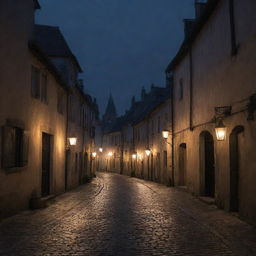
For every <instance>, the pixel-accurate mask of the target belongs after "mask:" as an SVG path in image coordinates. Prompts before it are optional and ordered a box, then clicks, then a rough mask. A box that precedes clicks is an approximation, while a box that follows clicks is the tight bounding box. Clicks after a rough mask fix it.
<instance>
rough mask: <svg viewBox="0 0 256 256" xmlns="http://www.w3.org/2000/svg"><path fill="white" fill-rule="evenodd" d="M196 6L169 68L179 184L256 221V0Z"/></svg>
mask: <svg viewBox="0 0 256 256" xmlns="http://www.w3.org/2000/svg"><path fill="white" fill-rule="evenodd" d="M197 8H198V9H197V10H199V11H198V12H197V15H196V19H195V20H194V21H193V22H192V27H191V29H190V30H185V31H186V37H185V40H184V42H183V44H182V46H181V48H180V50H179V51H178V53H177V55H176V56H175V58H174V59H173V60H172V61H171V63H170V64H169V66H168V68H167V70H166V72H167V75H168V77H169V78H171V79H173V93H172V96H173V97H172V105H173V115H172V121H173V122H172V123H173V127H172V130H171V132H172V141H173V145H174V147H173V159H174V164H173V170H172V171H173V174H174V183H175V185H185V186H186V187H187V189H188V191H190V192H191V193H193V194H195V195H198V196H204V197H208V198H212V200H213V201H215V202H216V204H217V205H218V206H219V207H220V208H224V209H225V210H229V211H235V212H238V213H239V215H240V216H241V217H242V218H245V219H246V220H248V221H250V222H252V223H256V198H255V196H254V194H255V193H256V187H255V185H254V180H255V179H256V173H255V170H256V161H255V157H254V148H255V142H256V123H255V109H256V104H255V102H256V101H255V98H256V97H255V93H256V83H255V67H256V61H255V60H256V55H255V51H254V48H255V47H254V46H255V44H256V26H255V24H256V16H255V10H256V2H255V1H253V0H243V1H239V0H219V1H217V0H209V1H208V2H207V3H205V4H200V5H197ZM217 132H218V133H217ZM215 134H216V135H218V136H216V135H215Z"/></svg>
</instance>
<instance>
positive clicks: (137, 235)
mask: <svg viewBox="0 0 256 256" xmlns="http://www.w3.org/2000/svg"><path fill="white" fill-rule="evenodd" d="M99 175H100V177H101V178H100V179H96V180H95V181H94V182H93V183H92V184H89V185H86V186H84V187H81V188H79V189H77V190H75V191H73V192H70V193H67V194H65V195H62V196H60V197H58V198H57V199H56V202H55V203H54V204H52V205H51V206H49V207H48V208H47V209H44V210H40V211H35V212H31V211H27V212H24V213H22V214H19V215H17V216H14V217H12V218H9V219H7V220H4V221H2V223H1V224H0V255H4V256H5V255H15V256H16V255H24V256H25V255H26V256H28V255H29V256H30V255H129V256H130V255H143V256H144V255H145V256H146V255H191V256H192V255H193V256H200V255H202V256H207V255H210V256H215V255H216V256H222V255H236V254H235V253H234V250H235V249H236V247H235V246H233V243H234V241H233V240H232V239H231V238H230V240H228V237H226V239H227V240H225V239H222V235H220V234H219V233H218V231H217V229H216V228H215V229H214V228H213V229H212V230H211V228H210V226H211V221H214V217H212V216H213V214H214V212H215V213H216V214H218V215H216V216H220V214H222V215H221V216H224V217H225V218H226V219H224V220H225V221H226V222H228V221H229V222H230V223H232V224H233V226H234V225H237V227H238V226H239V225H240V226H239V227H241V228H243V229H244V230H246V231H247V233H248V234H249V235H250V237H248V239H253V238H255V237H256V236H254V235H255V233H253V231H252V232H251V230H250V227H249V225H247V224H245V223H243V222H241V221H238V220H236V218H234V217H231V216H230V215H227V214H225V213H220V211H219V210H216V209H213V208H209V206H205V205H202V203H201V202H200V203H199V202H198V201H197V200H195V199H193V198H192V197H191V196H189V195H187V194H185V193H183V192H178V191H176V190H174V189H171V188H167V187H164V186H161V185H157V184H153V183H149V182H145V181H140V180H137V179H134V178H129V177H124V176H119V175H113V174H99ZM99 181H100V182H99ZM103 184H104V188H103V187H102V185H103ZM189 198H190V199H189ZM181 200H183V204H182V203H181ZM199 213H200V214H199ZM205 216H209V220H208V221H207V219H206V218H205ZM224 217H223V218H224ZM215 223H217V220H215ZM234 227H235V226H234ZM224 231H226V232H227V234H228V232H229V231H227V230H224V228H223V231H221V232H224ZM244 234H245V233H244ZM255 241H256V239H255ZM251 245H252V247H251V251H250V250H249V249H248V248H247V249H246V248H244V250H240V251H239V254H238V255H243V254H242V253H241V252H244V255H256V254H254V252H255V251H256V250H255V251H253V250H254V249H255V247H253V246H255V244H254V243H253V242H252V241H251ZM241 247H243V245H242V244H241V246H240V248H241ZM232 251H233V252H232ZM248 252H249V253H248ZM236 253H237V252H236ZM251 253H252V254H251Z"/></svg>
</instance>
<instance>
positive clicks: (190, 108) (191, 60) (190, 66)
mask: <svg viewBox="0 0 256 256" xmlns="http://www.w3.org/2000/svg"><path fill="white" fill-rule="evenodd" d="M193 78H194V77H193V56H192V49H191V48H190V50H189V80H190V85H189V91H190V92H189V97H190V98H189V129H190V131H193V129H194V127H193V87H194V83H193V82H194V81H193Z"/></svg>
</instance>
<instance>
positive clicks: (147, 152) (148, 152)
mask: <svg viewBox="0 0 256 256" xmlns="http://www.w3.org/2000/svg"><path fill="white" fill-rule="evenodd" d="M145 153H146V155H147V156H150V154H151V150H150V149H149V148H147V149H146V150H145Z"/></svg>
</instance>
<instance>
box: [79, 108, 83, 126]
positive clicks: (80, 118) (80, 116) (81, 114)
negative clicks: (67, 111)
mask: <svg viewBox="0 0 256 256" xmlns="http://www.w3.org/2000/svg"><path fill="white" fill-rule="evenodd" d="M83 111H84V107H83V105H80V108H79V126H81V127H83Z"/></svg>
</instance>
